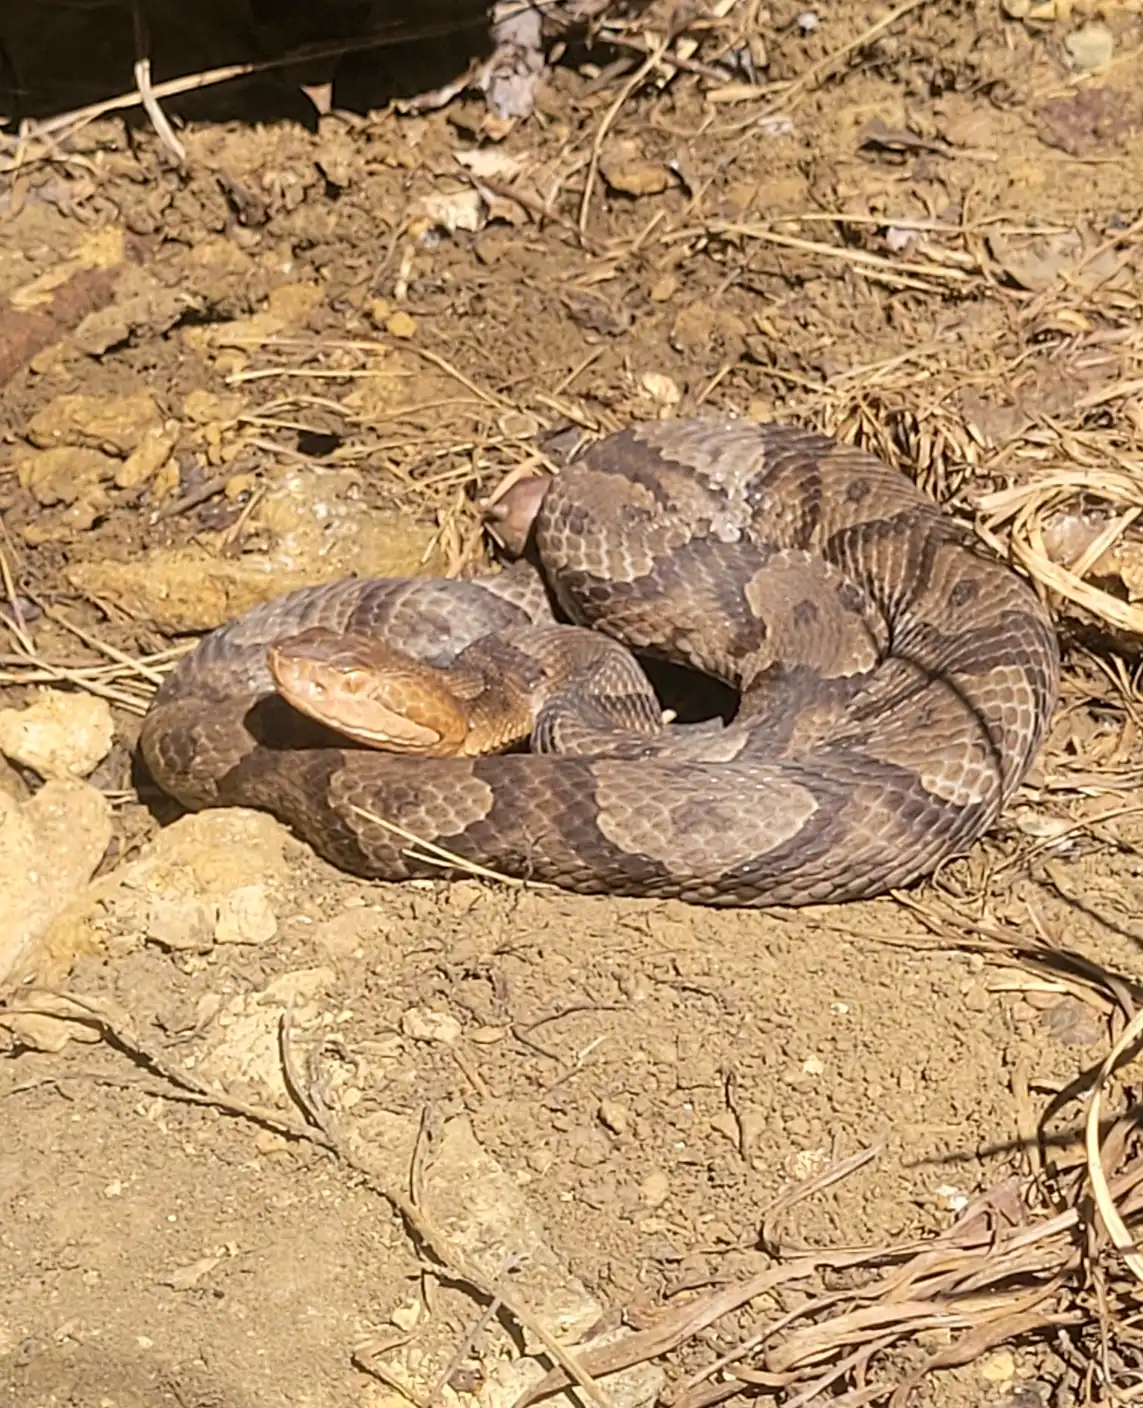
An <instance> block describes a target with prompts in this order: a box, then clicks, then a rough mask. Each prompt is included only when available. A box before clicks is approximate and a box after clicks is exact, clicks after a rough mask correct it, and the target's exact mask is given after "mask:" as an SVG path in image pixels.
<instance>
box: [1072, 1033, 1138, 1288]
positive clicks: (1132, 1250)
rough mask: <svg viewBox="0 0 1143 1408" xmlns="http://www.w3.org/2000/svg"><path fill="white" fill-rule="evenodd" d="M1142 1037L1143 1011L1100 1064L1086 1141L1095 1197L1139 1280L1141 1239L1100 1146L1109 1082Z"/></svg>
mask: <svg viewBox="0 0 1143 1408" xmlns="http://www.w3.org/2000/svg"><path fill="white" fill-rule="evenodd" d="M1140 1038H1143V1012H1137V1013H1136V1014H1135V1016H1134V1017H1133V1018H1132V1019H1131V1021H1130V1022H1128V1024H1127V1026H1126V1027H1125V1028H1124V1030H1123V1033H1122V1034H1121V1036H1120V1038H1119V1040H1118V1041H1117V1042H1116V1043H1115V1045H1114V1046H1113V1047H1112V1048H1111V1050H1110V1051H1109V1052H1108V1053H1107V1056H1106V1058H1105V1060H1104V1062H1103V1065H1102V1066H1100V1068H1099V1074H1098V1076H1097V1077H1096V1082H1095V1088H1094V1090H1093V1091H1092V1095H1091V1103H1090V1105H1089V1106H1088V1112H1087V1125H1086V1128H1085V1131H1084V1144H1085V1147H1086V1150H1087V1169H1088V1177H1089V1178H1090V1179H1091V1191H1092V1197H1093V1198H1094V1199H1095V1203H1096V1206H1097V1207H1098V1208H1099V1215H1100V1217H1102V1218H1103V1224H1104V1226H1105V1227H1106V1228H1107V1232H1108V1236H1109V1237H1110V1238H1111V1240H1112V1242H1113V1243H1114V1245H1115V1248H1116V1250H1117V1251H1119V1252H1121V1253H1122V1254H1123V1260H1124V1262H1125V1263H1126V1264H1127V1266H1128V1267H1129V1268H1130V1270H1131V1273H1132V1275H1133V1276H1134V1277H1135V1279H1136V1280H1137V1281H1141V1282H1143V1255H1140V1253H1139V1252H1138V1251H1137V1250H1136V1247H1137V1246H1138V1243H1137V1241H1136V1239H1135V1237H1134V1236H1133V1235H1132V1234H1131V1232H1130V1230H1129V1229H1128V1227H1127V1224H1126V1223H1125V1222H1124V1220H1123V1218H1122V1216H1121V1215H1120V1212H1119V1209H1118V1208H1117V1207H1116V1205H1115V1199H1114V1198H1113V1197H1112V1193H1111V1189H1110V1188H1109V1186H1108V1182H1107V1175H1106V1173H1105V1172H1104V1167H1103V1150H1102V1148H1101V1147H1100V1138H1099V1131H1100V1116H1101V1113H1102V1108H1103V1093H1104V1091H1105V1089H1106V1088H1107V1083H1108V1081H1109V1079H1110V1077H1111V1074H1112V1072H1113V1071H1114V1070H1115V1068H1116V1066H1118V1065H1119V1062H1120V1061H1121V1060H1122V1059H1123V1057H1124V1056H1125V1055H1126V1054H1127V1053H1128V1052H1129V1051H1130V1050H1131V1049H1132V1048H1133V1047H1134V1046H1136V1045H1137V1044H1138V1042H1139V1040H1140Z"/></svg>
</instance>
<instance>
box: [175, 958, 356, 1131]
mask: <svg viewBox="0 0 1143 1408" xmlns="http://www.w3.org/2000/svg"><path fill="white" fill-rule="evenodd" d="M334 979H335V974H334V971H333V969H332V968H322V967H318V968H299V969H294V970H292V971H290V972H287V973H280V974H279V975H278V976H277V977H276V978H274V979H273V981H272V982H270V983H268V984H267V986H266V987H265V988H264V989H263V990H262V991H261V992H250V993H240V994H238V995H237V996H235V997H232V998H230V999H229V1001H227V1002H226V1003H224V1005H223V1006H222V1008H221V1010H220V1011H219V1013H218V1015H217V1017H216V1018H215V1021H214V1023H213V1027H212V1032H211V1038H210V1042H209V1046H208V1049H207V1051H206V1052H205V1053H204V1055H203V1056H202V1057H201V1058H200V1059H199V1061H198V1062H197V1064H196V1069H197V1071H198V1074H199V1075H200V1076H202V1077H204V1078H205V1079H207V1080H211V1081H215V1082H217V1084H218V1085H219V1086H221V1087H222V1089H224V1090H231V1089H234V1088H235V1087H236V1086H248V1087H249V1086H253V1087H256V1088H259V1093H260V1095H263V1096H268V1097H269V1098H271V1099H272V1100H274V1101H276V1102H277V1103H279V1104H292V1099H291V1096H290V1093H289V1091H288V1089H287V1086H286V1079H285V1074H284V1072H283V1068H282V1018H283V1015H284V1014H285V1012H286V1011H287V1010H288V1011H289V1013H290V1019H291V1022H292V1023H293V1024H294V1026H295V1027H297V1028H299V1029H305V1028H311V1027H313V1026H314V1025H315V1024H317V1023H319V1022H320V1020H321V1015H322V1014H321V1009H320V1007H319V1005H318V1004H317V1002H316V999H317V998H318V997H320V996H321V994H322V993H323V992H324V991H325V990H326V989H327V988H328V987H329V986H330V985H331V984H332V983H333V981H334Z"/></svg>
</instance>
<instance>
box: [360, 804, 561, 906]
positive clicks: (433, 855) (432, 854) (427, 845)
mask: <svg viewBox="0 0 1143 1408" xmlns="http://www.w3.org/2000/svg"><path fill="white" fill-rule="evenodd" d="M351 810H352V811H354V812H356V813H357V815H358V816H359V817H362V818H363V819H364V820H365V821H369V822H372V823H373V825H374V826H380V827H382V828H383V829H384V830H385V831H388V832H390V833H391V834H392V835H394V836H399V837H400V838H401V840H402V841H405V842H407V845H406V848H405V854H406V855H407V856H408V857H409V859H410V860H414V861H416V862H417V863H418V864H419V865H428V866H436V867H438V868H439V869H441V870H442V871H443V870H454V871H459V872H460V873H461V874H464V875H471V876H472V877H473V878H474V879H477V880H491V881H493V883H495V884H497V885H508V886H511V887H514V888H520V887H523V886H525V885H527V886H528V888H529V889H537V890H539V889H545V890H551V889H554V888H555V887H554V886H552V885H543V884H540V883H539V882H535V883H533V882H532V881H528V880H518V879H516V878H515V877H514V876H511V875H502V874H501V873H500V872H499V871H498V870H489V869H488V868H487V866H483V865H477V864H476V862H475V861H471V860H465V858H464V857H463V856H458V855H457V854H456V853H455V852H454V851H450V850H446V849H445V847H444V846H438V845H437V844H436V843H435V842H433V841H426V840H425V838H424V837H423V836H418V835H417V834H416V832H415V831H409V830H407V829H406V828H405V827H404V826H400V825H399V824H398V823H397V822H395V821H387V820H386V819H385V817H383V816H378V815H377V813H376V812H371V811H367V810H366V809H365V808H364V807H352V808H351Z"/></svg>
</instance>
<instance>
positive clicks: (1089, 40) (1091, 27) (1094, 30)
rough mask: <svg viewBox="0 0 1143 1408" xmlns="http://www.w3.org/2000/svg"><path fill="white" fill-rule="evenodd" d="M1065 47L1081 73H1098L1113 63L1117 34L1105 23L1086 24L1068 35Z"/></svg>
mask: <svg viewBox="0 0 1143 1408" xmlns="http://www.w3.org/2000/svg"><path fill="white" fill-rule="evenodd" d="M1064 48H1065V49H1066V50H1067V51H1068V54H1069V56H1070V57H1071V61H1072V64H1073V65H1074V67H1075V68H1076V69H1077V70H1078V71H1079V72H1080V73H1097V72H1098V71H1099V70H1100V69H1103V68H1106V67H1107V66H1108V64H1110V63H1111V56H1112V55H1113V54H1114V52H1115V36H1114V35H1113V34H1112V32H1111V30H1110V29H1108V27H1107V26H1106V25H1105V24H1085V25H1084V26H1083V28H1082V29H1077V30H1075V31H1074V32H1073V33H1071V34H1069V35H1068V37H1067V38H1066V39H1065V40H1064Z"/></svg>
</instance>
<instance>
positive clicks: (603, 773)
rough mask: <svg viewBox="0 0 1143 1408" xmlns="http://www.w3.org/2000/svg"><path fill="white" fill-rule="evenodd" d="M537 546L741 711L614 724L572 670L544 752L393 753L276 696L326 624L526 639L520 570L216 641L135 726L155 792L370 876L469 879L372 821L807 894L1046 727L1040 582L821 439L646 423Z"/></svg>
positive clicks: (536, 603) (348, 603)
mask: <svg viewBox="0 0 1143 1408" xmlns="http://www.w3.org/2000/svg"><path fill="white" fill-rule="evenodd" d="M533 545H534V550H535V556H536V560H537V562H538V564H539V568H540V571H541V572H542V578H543V583H546V586H547V589H548V591H549V592H550V594H551V598H552V599H553V600H554V601H555V603H556V604H557V606H558V608H559V610H560V613H561V614H562V615H563V616H564V617H565V618H566V619H567V620H568V621H570V622H572V623H573V624H574V625H577V626H581V627H589V628H592V630H593V631H594V632H598V633H600V634H601V635H602V636H605V637H612V638H614V639H615V640H616V641H619V642H621V643H622V644H623V645H624V646H628V647H631V648H632V649H633V650H635V651H638V652H640V653H643V654H645V655H647V656H652V657H657V658H661V659H666V660H670V661H674V662H677V663H680V664H683V665H686V666H690V667H692V668H694V669H696V670H699V671H701V672H703V673H707V674H710V675H713V676H714V677H716V678H718V679H720V680H722V681H724V682H725V683H727V684H729V685H731V686H732V687H734V688H735V689H737V690H739V691H740V692H741V704H740V708H739V712H738V714H737V716H736V718H735V719H734V721H733V722H732V723H730V724H729V725H727V726H726V727H725V728H721V729H720V728H717V727H716V728H714V729H713V730H712V729H711V728H698V729H694V730H683V729H679V728H677V727H675V728H667V727H663V728H657V727H655V726H651V727H649V728H647V730H646V731H645V732H644V733H642V734H641V735H627V734H625V733H623V732H613V734H609V733H608V727H609V724H608V720H609V719H618V718H619V717H620V711H618V710H615V711H612V710H611V709H610V703H611V701H610V700H609V698H608V695H609V686H607V685H606V684H605V686H604V687H603V689H602V690H600V691H598V692H597V695H596V697H593V698H589V699H588V700H587V702H586V703H585V702H584V698H583V697H582V696H579V695H578V694H577V691H576V688H575V685H574V683H573V684H572V685H571V686H568V687H567V688H563V687H561V688H560V689H556V690H555V691H554V696H553V697H554V699H555V703H554V704H553V707H552V710H551V711H550V712H549V714H548V716H547V717H546V720H545V718H544V717H543V715H542V713H541V720H540V724H539V725H538V728H537V733H536V735H535V736H534V737H533V748H534V749H541V750H549V751H539V752H537V751H533V752H531V753H510V754H506V755H501V756H489V757H479V758H471V759H465V758H417V757H399V756H392V755H388V754H384V753H377V752H369V751H363V750H361V749H358V748H352V747H345V746H339V740H338V739H337V738H336V737H335V736H331V735H329V734H325V733H323V732H322V731H321V730H320V729H319V728H318V726H316V725H314V724H313V723H312V722H307V721H306V720H304V719H302V718H300V716H297V715H294V714H292V712H291V711H289V709H288V707H287V706H286V705H285V704H284V702H283V701H282V700H281V699H280V698H276V697H275V696H274V695H273V693H272V689H273V684H272V680H270V678H269V673H268V670H267V668H266V663H265V659H266V651H267V647H268V646H269V645H271V644H272V643H273V641H274V640H275V639H278V638H280V637H282V636H286V635H290V634H293V633H296V632H298V631H302V630H305V629H306V628H307V627H309V626H327V627H330V628H332V629H333V630H342V629H348V630H352V631H364V632H366V633H369V632H378V633H381V634H383V635H384V636H385V637H386V638H387V639H389V640H391V641H392V642H393V643H394V644H395V645H397V646H398V647H399V648H401V649H407V650H410V651H411V652H412V653H413V654H416V655H418V656H419V658H422V659H424V660H426V661H427V663H430V664H433V665H441V666H447V665H448V664H449V663H450V661H451V660H453V659H455V658H456V656H457V655H458V654H459V653H460V652H461V651H463V650H464V649H465V648H466V647H468V646H470V645H471V643H472V642H473V641H475V640H478V639H481V638H483V637H487V636H489V635H493V636H494V637H495V636H497V634H498V633H499V634H500V636H501V637H502V638H503V648H505V649H507V650H509V651H511V650H514V649H517V647H516V646H514V645H513V643H512V641H513V633H516V637H517V639H522V638H525V637H526V632H527V630H528V629H529V628H530V627H531V626H532V625H533V623H538V624H540V625H541V626H542V625H544V624H545V623H549V622H550V619H551V618H550V616H549V608H548V606H547V605H546V602H545V596H544V592H543V590H542V585H541V580H540V577H539V576H537V575H536V573H535V571H534V570H533V569H532V568H531V567H529V566H528V565H526V564H524V563H520V564H517V565H516V566H515V567H514V568H513V569H511V570H510V571H508V572H506V573H502V574H499V575H497V576H493V577H487V578H482V579H478V580H472V581H453V582H443V581H428V580H422V581H393V580H378V581H356V580H355V581H348V582H340V583H334V584H332V585H330V586H326V587H317V588H313V589H307V590H303V591H302V592H297V593H294V594H292V595H291V596H289V597H285V598H282V599H281V600H279V601H277V602H271V603H269V604H268V605H266V606H263V607H260V608H257V609H256V610H254V611H252V612H250V613H248V614H247V615H246V616H244V617H242V618H240V619H238V620H237V621H235V622H232V623H230V624H229V625H227V626H225V627H223V628H222V629H221V630H219V631H216V632H214V633H213V634H212V635H210V636H208V637H207V638H206V639H205V640H204V641H203V642H202V643H201V644H200V645H199V647H198V648H197V650H195V651H194V652H193V653H192V654H191V655H189V656H188V657H186V659H185V660H184V661H183V662H182V663H181V664H180V666H179V667H178V668H177V669H176V670H175V671H174V672H173V673H172V675H171V676H170V677H169V678H168V680H167V681H166V682H165V683H164V685H163V687H162V689H161V690H160V691H159V693H158V695H157V696H156V699H155V701H154V704H153V705H152V708H151V710H150V712H149V714H148V716H147V718H146V719H145V721H144V725H143V732H142V740H141V742H142V749H143V752H144V755H145V757H146V759H147V762H148V765H149V766H150V768H151V771H152V773H153V774H154V776H155V778H156V780H157V781H158V782H159V783H160V784H161V785H162V786H163V787H164V788H165V789H166V790H167V791H168V792H170V793H171V794H173V795H174V796H175V797H177V798H178V799H179V800H180V801H182V802H183V803H184V805H186V806H189V807H192V808H197V807H203V806H215V805H227V804H239V805H247V806H253V807H259V808H264V809H266V810H268V811H270V812H272V813H274V814H275V815H277V816H278V817H280V818H281V819H282V820H283V821H285V822H287V823H288V824H289V825H291V826H292V827H293V828H294V829H295V830H296V831H297V832H298V833H299V834H300V835H301V836H302V837H304V838H305V839H306V840H308V841H309V842H310V843H311V844H312V845H313V846H314V847H315V849H316V850H318V851H319V852H320V853H321V854H322V855H324V856H325V857H326V858H327V859H329V860H331V861H332V862H333V863H334V864H336V865H338V866H340V867H342V868H344V869H346V870H348V871H351V872H354V873H356V874H359V875H363V876H367V877H375V878H380V879H389V880H399V879H403V878H407V877H410V876H438V877H439V876H441V875H442V874H444V875H448V874H449V873H450V872H449V871H448V870H447V869H445V870H442V868H441V867H440V866H438V865H431V864H425V863H424V862H422V861H418V860H417V859H416V858H414V857H412V856H410V855H409V854H407V842H406V841H404V840H403V839H402V838H401V837H399V836H397V835H395V834H393V832H391V831H389V830H386V829H385V828H384V827H382V826H380V825H378V824H377V823H376V822H374V821H371V820H369V819H368V817H366V816H363V815H361V812H363V811H364V812H371V813H373V814H375V815H377V816H380V817H383V818H385V819H386V820H388V821H391V822H394V823H397V824H398V825H399V826H401V827H403V828H405V829H406V830H407V831H411V832H413V833H415V834H416V835H418V836H421V837H424V838H425V839H427V840H429V841H431V842H433V843H435V844H436V845H438V846H441V847H444V848H446V849H447V850H449V851H451V852H453V853H454V854H456V855H458V856H460V857H462V858H463V859H465V860H468V861H471V862H475V863H478V864H480V865H483V866H486V867H489V868H491V869H494V870H497V871H500V872H502V873H504V874H507V875H511V876H517V877H521V878H530V879H533V880H538V881H546V882H550V883H554V884H556V885H559V886H562V887H564V888H566V889H570V890H577V891H580V892H582V893H589V894H623V895H645V896H659V897H678V898H681V899H684V900H688V901H691V902H694V903H702V904H712V905H802V904H811V903H817V902H824V901H842V900H848V899H857V898H863V897H868V896H871V895H875V894H878V893H881V892H883V891H885V890H887V889H890V888H894V887H898V886H903V885H907V884H909V883H911V882H912V881H914V880H916V879H918V878H920V877H921V876H924V875H926V874H928V873H930V872H931V871H932V870H933V869H934V868H935V867H936V866H937V865H938V864H939V863H940V862H941V861H942V860H944V859H946V858H947V857H949V856H951V855H954V854H957V853H959V852H962V851H963V850H965V849H966V848H967V847H968V846H969V845H970V844H971V843H972V842H973V841H974V840H976V839H977V838H978V837H979V836H980V835H981V834H982V833H984V832H985V831H986V830H987V829H988V828H989V827H990V826H991V825H992V824H993V822H994V821H995V820H996V818H997V816H998V814H999V812H1000V810H1001V808H1002V807H1003V806H1004V804H1005V803H1006V802H1007V801H1008V799H1009V798H1010V797H1011V796H1012V794H1013V792H1014V791H1015V789H1016V788H1017V786H1018V785H1019V784H1020V782H1021V780H1022V779H1023V777H1024V776H1025V774H1026V772H1027V769H1028V767H1029V765H1030V763H1031V762H1032V759H1033V757H1034V756H1035V754H1036V751H1037V749H1038V748H1039V746H1040V743H1041V741H1042V738H1043V735H1044V731H1045V728H1046V725H1047V722H1048V719H1049V716H1050V714H1051V711H1052V708H1053V706H1054V703H1055V698H1056V692H1057V684H1058V670H1059V660H1058V650H1057V644H1056V638H1055V634H1054V632H1053V629H1052V626H1051V622H1050V620H1049V618H1048V617H1047V615H1046V613H1045V612H1044V610H1043V608H1042V607H1041V605H1040V603H1039V601H1038V600H1037V598H1036V596H1035V595H1034V593H1033V592H1032V591H1031V589H1030V588H1029V587H1028V586H1027V585H1025V583H1024V582H1022V581H1021V580H1020V579H1019V578H1018V577H1017V576H1016V575H1015V574H1013V573H1012V572H1010V571H1009V570H1008V568H1007V567H1005V566H1004V565H1003V564H1001V563H999V562H998V561H996V560H994V559H993V558H991V557H989V556H988V555H987V554H986V553H985V552H984V550H983V549H982V547H981V546H980V544H979V543H978V541H977V539H976V538H975V536H974V535H973V534H972V533H971V532H970V531H968V530H967V529H965V528H963V527H961V526H960V525H958V524H957V523H955V522H954V521H953V520H951V519H950V518H948V517H947V516H946V515H944V514H942V513H941V512H940V510H939V509H938V508H937V506H936V505H935V504H934V503H933V502H932V501H931V500H930V499H928V498H927V497H926V496H925V495H923V494H922V493H921V492H920V491H919V490H918V489H917V488H916V487H915V486H914V485H913V484H912V483H911V482H910V481H908V480H907V479H905V478H904V477H903V476H901V475H899V474H897V473H895V472H894V471H892V470H891V469H889V468H888V467H887V466H885V465H884V464H882V463H881V462H880V461H878V460H876V459H874V458H872V457H871V456H869V455H867V454H864V453H862V452H860V451H857V450H855V449H852V448H850V447H847V446H844V445H840V444H838V443H836V442H834V441H831V440H828V439H826V438H824V437H822V436H818V435H815V434H812V433H810V432H806V431H802V430H796V429H792V428H788V427H782V426H770V425H767V426H762V425H757V424H755V423H752V422H746V421H714V420H698V421H672V422H659V423H654V424H649V425H642V426H635V427H632V428H630V429H627V430H625V431H622V432H620V433H618V434H616V435H612V436H609V437H607V438H606V439H604V440H602V441H600V442H598V443H597V444H595V445H594V446H592V447H590V448H589V449H588V450H587V451H586V452H585V453H584V454H583V455H582V456H581V457H579V458H578V459H576V460H575V461H573V463H572V464H571V465H569V466H568V467H566V468H565V469H564V470H563V471H562V472H561V473H560V474H559V475H557V476H556V477H555V478H554V480H553V481H552V482H551V484H550V485H549V486H548V488H547V491H546V493H545V494H544V495H543V497H542V502H540V503H539V506H538V512H537V513H536V516H535V521H534V524H533ZM521 632H523V633H524V636H523V637H522V636H521V634H520V633H521ZM493 648H497V649H498V648H500V647H499V646H496V645H495V644H494V645H493ZM521 649H522V654H523V656H524V657H525V658H527V654H528V652H527V647H526V644H525V645H524V646H523V647H522V648H521ZM624 688H625V686H623V687H620V688H619V690H618V693H619V694H620V695H622V693H623V689H624ZM561 689H562V693H561ZM601 709H602V714H601V713H600V710H601ZM601 720H602V722H601ZM552 749H557V750H561V751H559V752H555V753H553V752H552V751H550V750H552Z"/></svg>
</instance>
